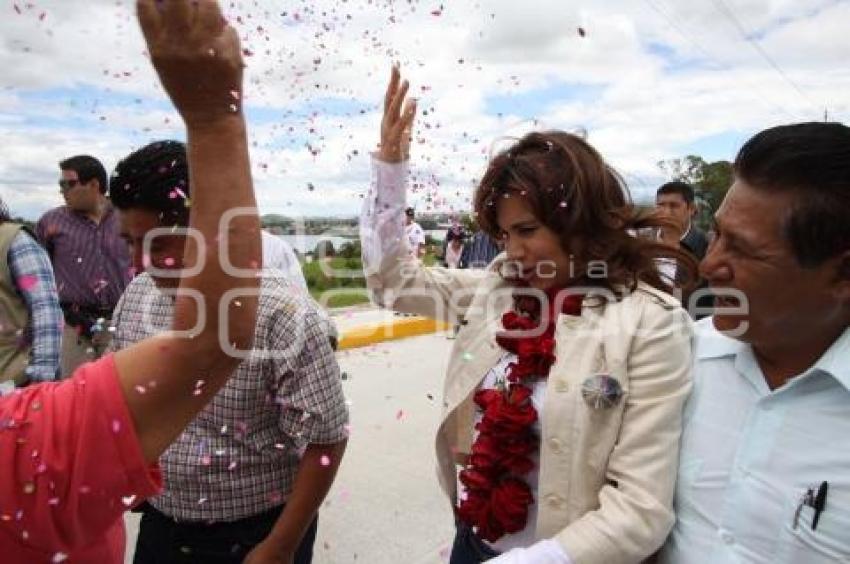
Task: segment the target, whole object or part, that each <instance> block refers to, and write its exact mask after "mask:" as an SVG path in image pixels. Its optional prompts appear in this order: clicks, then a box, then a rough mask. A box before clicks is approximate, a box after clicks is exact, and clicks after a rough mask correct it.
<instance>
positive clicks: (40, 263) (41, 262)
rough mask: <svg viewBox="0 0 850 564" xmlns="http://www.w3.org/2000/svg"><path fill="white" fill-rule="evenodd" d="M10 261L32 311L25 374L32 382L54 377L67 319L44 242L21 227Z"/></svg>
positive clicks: (28, 306)
mask: <svg viewBox="0 0 850 564" xmlns="http://www.w3.org/2000/svg"><path fill="white" fill-rule="evenodd" d="M7 262H8V264H9V272H10V274H11V275H12V280H15V281H16V284H17V286H18V292H20V294H21V297H22V298H23V299H24V302H25V303H26V305H27V310H29V323H28V325H27V328H26V330H25V333H24V338H25V339H26V342H28V343H31V344H32V350H31V351H30V362H29V364H28V365H27V368H26V371H25V372H24V374H25V375H26V376H27V378H28V379H29V380H32V381H46V380H55V379H56V378H57V375H58V373H59V352H60V350H61V348H62V325H63V323H64V322H63V320H62V310H60V309H59V299H58V297H57V295H56V283H55V282H54V280H53V269H52V268H51V267H50V259H49V258H48V257H47V253H45V252H44V249H42V248H41V245H39V244H38V243H37V242H36V241H35V239H33V238H32V237H30V236H29V235H28V234H27V232H26V231H23V230H21V231H19V232H18V234H17V235H16V236H15V238H14V239H13V240H12V245H11V246H10V247H9V254H8V255H7Z"/></svg>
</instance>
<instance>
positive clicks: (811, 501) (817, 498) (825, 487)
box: [794, 481, 829, 531]
mask: <svg viewBox="0 0 850 564" xmlns="http://www.w3.org/2000/svg"><path fill="white" fill-rule="evenodd" d="M828 492H829V483H828V482H826V481H824V482H821V484H820V486H818V488H817V491H815V488H808V489H807V490H806V492H805V493H804V494H803V495H802V496H800V501H799V502H798V503H797V508H796V509H795V510H794V528H795V529H796V528H797V525H799V523H800V513H802V511H803V507H811V508H812V509H814V515H813V516H812V530H813V531H814V530H816V529H817V528H818V521H820V516H821V514H822V513H823V512H824V510H825V509H826V495H827V493H828Z"/></svg>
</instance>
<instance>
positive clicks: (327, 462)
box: [319, 454, 331, 466]
mask: <svg viewBox="0 0 850 564" xmlns="http://www.w3.org/2000/svg"><path fill="white" fill-rule="evenodd" d="M319 464H321V465H322V466H330V465H331V457H330V456H328V455H327V454H323V455H322V458H320V459H319Z"/></svg>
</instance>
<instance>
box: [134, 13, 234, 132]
mask: <svg viewBox="0 0 850 564" xmlns="http://www.w3.org/2000/svg"><path fill="white" fill-rule="evenodd" d="M136 7H137V9H138V14H139V23H140V24H141V27H142V33H143V34H144V36H145V41H146V42H147V46H148V51H149V52H150V56H151V61H152V62H153V65H154V67H155V68H156V72H157V73H158V74H159V78H160V81H161V82H162V85H163V87H164V88H165V91H166V92H167V93H168V95H169V96H170V97H171V101H172V102H174V106H175V108H176V109H177V111H178V112H180V115H181V116H182V117H183V120H184V121H185V122H186V126H187V127H193V126H204V125H207V124H210V123H215V122H217V121H219V120H221V119H222V118H226V117H228V116H232V115H233V114H236V113H238V112H240V111H241V107H242V69H243V67H244V64H243V62H242V52H241V50H240V47H239V38H238V36H237V35H236V30H234V29H233V28H232V27H230V26H229V25H227V21H226V20H225V19H224V17H223V16H222V14H221V10H220V9H219V7H218V3H217V2H216V1H215V0H137V2H136Z"/></svg>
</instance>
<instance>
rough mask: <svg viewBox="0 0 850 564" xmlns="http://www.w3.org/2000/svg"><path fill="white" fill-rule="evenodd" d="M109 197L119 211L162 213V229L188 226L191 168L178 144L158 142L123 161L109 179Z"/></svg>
mask: <svg viewBox="0 0 850 564" xmlns="http://www.w3.org/2000/svg"><path fill="white" fill-rule="evenodd" d="M109 198H110V200H111V201H112V204H113V205H114V206H115V207H116V208H118V209H119V210H127V209H144V210H147V211H152V212H155V213H157V214H159V220H160V224H161V225H163V226H172V225H177V226H180V227H185V226H187V225H188V224H189V204H190V200H189V165H188V161H187V158H186V146H185V145H184V144H183V143H181V142H179V141H155V142H153V143H150V144H148V145H145V146H144V147H142V148H141V149H139V150H137V151H135V152H133V153H131V154H130V155H128V156H127V157H125V158H124V159H122V160H121V162H119V163H118V165H117V166H116V167H115V172H113V173H112V178H110V180H109Z"/></svg>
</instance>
